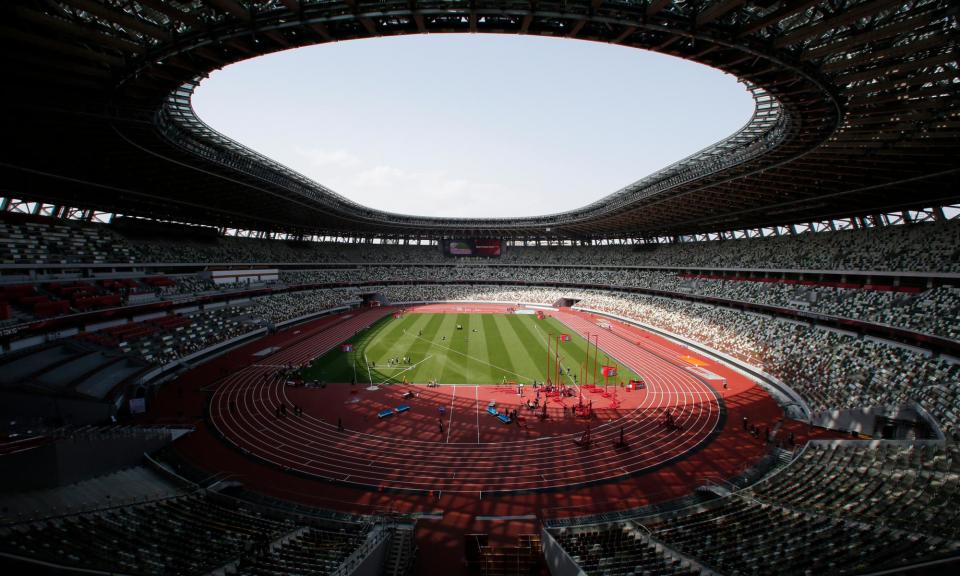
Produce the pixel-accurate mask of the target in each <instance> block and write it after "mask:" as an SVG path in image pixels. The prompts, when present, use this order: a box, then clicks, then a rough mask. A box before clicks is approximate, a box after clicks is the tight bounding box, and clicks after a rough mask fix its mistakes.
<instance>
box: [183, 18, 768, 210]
mask: <svg viewBox="0 0 960 576" xmlns="http://www.w3.org/2000/svg"><path fill="white" fill-rule="evenodd" d="M194 107H195V108H196V111H197V114H198V115H199V116H200V118H201V119H203V120H204V121H205V122H207V123H208V124H210V125H211V126H212V127H213V128H215V129H217V130H219V131H220V132H222V133H224V134H226V135H227V136H230V137H231V138H234V139H235V140H238V141H239V142H241V143H243V144H245V145H246V146H249V147H250V148H253V149H254V150H257V151H258V152H261V153H263V154H265V155H267V156H269V157H271V158H273V159H274V160H277V161H279V162H281V163H283V164H285V165H287V166H289V167H291V168H293V169H295V170H297V171H299V172H301V173H303V174H305V175H306V176H308V177H310V178H312V179H314V180H316V181H317V182H319V183H321V184H323V185H325V186H327V187H328V188H330V189H332V190H334V191H336V192H338V193H340V194H342V195H344V196H346V197H348V198H351V199H353V200H355V201H357V202H360V203H362V204H366V205H368V206H372V207H374V208H379V209H382V210H389V211H393V212H401V213H408V214H422V215H434V216H451V217H485V216H528V215H537V214H548V213H552V212H559V211H564V210H570V209H574V208H577V207H579V206H582V205H584V204H587V203H589V202H592V201H594V200H596V199H598V198H601V197H603V196H605V195H607V194H611V193H613V192H615V191H616V190H618V189H620V188H622V187H623V186H626V185H627V184H629V183H631V182H633V181H635V180H638V179H640V178H642V177H644V176H646V175H648V174H650V173H652V172H655V171H656V170H659V169H660V168H663V167H665V166H667V165H669V164H671V163H673V162H675V161H677V160H680V159H681V158H684V157H685V156H688V155H690V154H692V153H694V152H696V151H697V150H699V149H701V148H703V147H705V146H707V145H710V144H712V143H714V142H716V141H717V140H720V139H722V138H725V137H726V136H728V135H730V134H731V133H733V132H734V131H736V130H737V129H738V128H740V127H741V126H742V125H743V124H744V123H745V122H746V121H747V120H749V118H750V114H751V113H752V111H753V100H752V99H751V98H750V96H749V94H748V93H747V92H746V91H745V90H744V87H743V86H742V85H741V84H739V83H738V82H737V81H736V79H735V78H733V77H732V76H729V75H726V74H724V73H722V72H720V71H717V70H714V69H711V68H708V67H705V66H701V65H699V64H694V63H691V62H686V61H684V60H680V59H677V58H673V57H669V56H663V55H660V54H654V53H651V52H645V51H641V50H636V49H630V48H624V47H620V46H611V45H606V44H599V43H593V42H583V41H574V40H561V39H552V38H539V37H531V36H496V35H430V36H406V37H399V38H377V39H372V40H356V41H350V42H341V43H337V44H329V45H323V46H313V47H308V48H300V49H296V50H288V51H286V52H281V53H277V54H272V55H268V56H263V57H260V58H256V59H252V60H248V61H246V62H240V63H238V64H234V65H232V66H229V67H227V68H225V69H223V70H220V71H217V72H214V73H213V74H211V76H210V78H209V79H207V80H205V81H204V82H203V83H202V84H201V86H200V88H199V89H198V90H197V92H196V95H195V96H194Z"/></svg>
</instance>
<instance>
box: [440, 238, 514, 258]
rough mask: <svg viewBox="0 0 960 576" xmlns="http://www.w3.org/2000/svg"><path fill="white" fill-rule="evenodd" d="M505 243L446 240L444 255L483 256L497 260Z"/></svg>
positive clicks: (496, 241)
mask: <svg viewBox="0 0 960 576" xmlns="http://www.w3.org/2000/svg"><path fill="white" fill-rule="evenodd" d="M502 246H503V243H502V241H500V240H456V239H450V240H444V241H443V253H444V254H446V255H447V256H481V257H485V258H497V257H499V256H500V253H501V250H502Z"/></svg>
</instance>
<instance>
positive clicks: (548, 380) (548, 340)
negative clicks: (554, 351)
mask: <svg viewBox="0 0 960 576" xmlns="http://www.w3.org/2000/svg"><path fill="white" fill-rule="evenodd" d="M551 342H553V332H550V333H549V334H547V369H546V371H545V372H544V373H543V375H544V376H545V377H546V379H547V381H546V382H545V383H546V384H550V375H551V374H552V373H553V372H552V371H551V369H550V343H551Z"/></svg>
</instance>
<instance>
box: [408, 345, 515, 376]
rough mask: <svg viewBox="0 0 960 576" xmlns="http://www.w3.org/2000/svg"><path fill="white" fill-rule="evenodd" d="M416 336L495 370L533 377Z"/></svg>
mask: <svg viewBox="0 0 960 576" xmlns="http://www.w3.org/2000/svg"><path fill="white" fill-rule="evenodd" d="M416 338H417V339H418V340H423V341H424V342H426V343H427V344H430V345H431V346H436V347H438V348H443V349H444V350H449V351H450V352H453V353H454V354H459V355H461V356H463V357H465V358H467V359H469V360H473V361H475V362H479V363H481V364H486V365H487V366H489V367H491V368H494V369H497V370H500V371H501V372H506V373H507V374H513V375H514V376H519V377H520V378H523V379H525V380H530V381H533V378H531V377H529V376H524V375H523V374H517V373H516V372H513V371H512V370H507V369H506V368H501V367H500V366H496V365H493V364H491V363H489V362H484V361H483V360H481V359H479V358H474V357H473V356H470V355H468V354H464V353H463V352H460V351H459V350H454V349H453V348H451V347H449V346H444V345H442V344H437V343H436V342H433V341H432V340H427V339H426V338H423V337H422V336H416Z"/></svg>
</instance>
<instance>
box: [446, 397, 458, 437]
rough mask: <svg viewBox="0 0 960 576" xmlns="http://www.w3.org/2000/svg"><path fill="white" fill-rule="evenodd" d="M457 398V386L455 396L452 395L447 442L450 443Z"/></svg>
mask: <svg viewBox="0 0 960 576" xmlns="http://www.w3.org/2000/svg"><path fill="white" fill-rule="evenodd" d="M456 399H457V387H456V386H454V387H453V396H451V397H450V421H449V422H447V444H449V443H450V430H451V429H452V428H453V401H454V400H456Z"/></svg>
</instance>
